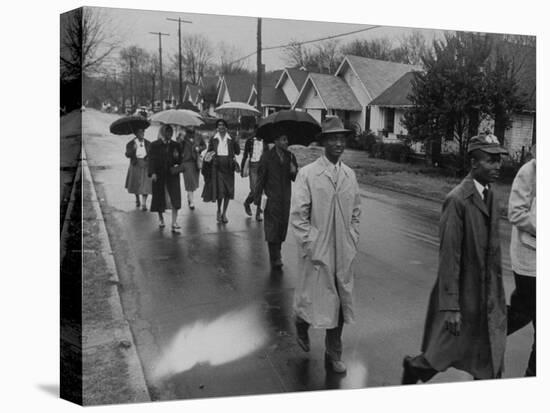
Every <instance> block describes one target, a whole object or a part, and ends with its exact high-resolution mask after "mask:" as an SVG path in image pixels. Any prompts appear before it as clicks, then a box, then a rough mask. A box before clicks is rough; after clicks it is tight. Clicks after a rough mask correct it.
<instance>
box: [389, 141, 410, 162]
mask: <svg viewBox="0 0 550 413" xmlns="http://www.w3.org/2000/svg"><path fill="white" fill-rule="evenodd" d="M383 145H384V146H383V149H384V159H387V160H389V161H393V162H407V158H408V156H409V154H410V153H411V148H410V147H408V146H407V145H405V144H403V143H385V144H383Z"/></svg>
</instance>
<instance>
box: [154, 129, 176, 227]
mask: <svg viewBox="0 0 550 413" xmlns="http://www.w3.org/2000/svg"><path fill="white" fill-rule="evenodd" d="M173 133H174V131H173V129H172V127H171V126H170V125H162V126H161V128H160V130H159V139H158V140H156V141H155V142H153V143H151V146H150V149H151V150H150V153H149V176H150V177H151V179H152V182H153V185H152V186H153V200H152V201H151V212H157V213H158V216H159V227H160V228H164V217H163V213H164V211H165V210H166V209H171V210H172V232H174V233H179V232H180V229H181V227H180V226H179V225H178V223H177V218H178V210H179V209H180V208H181V188H180V177H179V174H180V172H182V169H183V168H182V158H183V156H182V155H183V154H182V150H181V145H180V144H179V143H177V142H176V141H173V140H171V138H172V135H173Z"/></svg>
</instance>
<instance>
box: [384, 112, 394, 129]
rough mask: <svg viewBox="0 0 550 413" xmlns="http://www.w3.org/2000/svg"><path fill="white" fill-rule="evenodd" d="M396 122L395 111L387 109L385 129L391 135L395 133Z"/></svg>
mask: <svg viewBox="0 0 550 413" xmlns="http://www.w3.org/2000/svg"><path fill="white" fill-rule="evenodd" d="M394 122H395V109H393V108H388V109H386V116H385V118H384V129H385V130H386V131H388V132H389V133H393V132H394Z"/></svg>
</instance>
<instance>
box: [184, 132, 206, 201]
mask: <svg viewBox="0 0 550 413" xmlns="http://www.w3.org/2000/svg"><path fill="white" fill-rule="evenodd" d="M178 141H179V143H180V145H181V147H182V150H183V158H182V163H183V184H184V186H185V190H186V191H187V205H189V208H190V209H191V210H194V209H195V204H194V203H193V195H194V192H195V190H196V189H197V188H198V187H199V173H200V169H199V166H198V159H199V155H200V153H201V152H202V151H203V150H204V149H206V144H205V143H204V141H203V140H202V139H201V137H200V136H197V135H195V130H194V129H193V127H192V126H188V127H186V128H185V134H184V135H183V136H182V137H181V138H180V139H179V140H178Z"/></svg>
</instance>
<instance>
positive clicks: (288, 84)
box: [275, 67, 309, 105]
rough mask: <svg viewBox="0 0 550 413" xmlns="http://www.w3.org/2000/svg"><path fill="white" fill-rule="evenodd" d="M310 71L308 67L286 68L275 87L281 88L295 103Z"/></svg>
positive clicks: (288, 98) (291, 102) (291, 101)
mask: <svg viewBox="0 0 550 413" xmlns="http://www.w3.org/2000/svg"><path fill="white" fill-rule="evenodd" d="M308 74H309V72H308V71H307V70H306V69H303V68H302V69H295V68H288V67H287V68H285V69H284V70H283V72H282V73H281V76H280V77H279V79H278V80H277V83H276V84H275V88H277V89H280V90H282V91H283V93H284V94H285V96H286V99H287V100H288V102H289V103H290V105H293V104H294V103H295V102H296V99H297V98H298V94H299V93H300V90H302V87H303V86H304V83H305V81H306V79H307V75H308Z"/></svg>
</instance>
